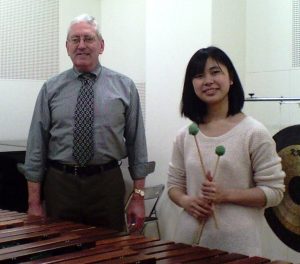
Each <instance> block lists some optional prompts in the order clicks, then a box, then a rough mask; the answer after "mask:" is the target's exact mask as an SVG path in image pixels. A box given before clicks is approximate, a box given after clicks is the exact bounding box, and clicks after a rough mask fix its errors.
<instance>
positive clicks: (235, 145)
mask: <svg viewBox="0 0 300 264" xmlns="http://www.w3.org/2000/svg"><path fill="white" fill-rule="evenodd" d="M196 138H197V141H198V144H199V146H200V149H201V153H202V157H203V161H204V166H205V169H206V170H210V171H211V172H212V173H213V171H214V168H215V165H216V161H217V155H216V154H215V148H216V146H218V145H223V146H224V147H225V149H226V151H225V154H224V155H223V156H221V157H220V160H219V164H218V169H217V173H216V175H215V180H216V181H217V182H219V183H220V184H222V186H224V187H225V188H226V187H228V188H239V189H248V188H251V187H254V186H257V187H259V188H261V189H262V190H263V191H264V193H265V195H266V199H267V204H266V207H270V206H276V205H278V204H279V203H280V201H281V200H282V198H283V192H284V177H285V173H284V172H283V171H282V167H281V159H280V157H279V156H278V155H277V152H276V147H275V142H274V140H273V139H272V137H271V136H270V134H269V133H268V131H267V129H266V128H265V127H264V126H263V125H262V124H261V123H259V122H258V121H256V120H255V119H253V118H251V117H249V116H247V117H245V118H244V119H243V120H242V121H240V123H239V124H237V125H236V126H235V127H234V128H232V129H231V130H230V131H228V132H227V133H225V134H223V135H221V136H218V137H207V136H205V135H204V134H203V133H201V131H199V132H198V134H197V135H196ZM203 180H204V175H203V172H202V169H201V163H200V159H199V156H198V152H197V147H196V144H195V139H194V136H192V135H190V134H189V131H188V127H184V128H183V129H181V130H180V131H179V133H178V135H177V137H176V139H175V142H174V147H173V154H172V160H171V162H170V165H169V172H168V188H169V189H170V188H172V187H177V188H180V189H182V190H183V191H184V192H186V193H187V194H189V195H192V196H195V195H197V194H198V193H199V192H200V186H201V183H202V182H203ZM215 213H216V215H217V218H218V224H219V229H216V228H215V225H214V221H213V219H212V218H210V219H208V221H207V222H206V223H205V226H204V230H203V234H202V236H201V240H200V245H201V246H205V247H209V248H218V249H222V250H226V251H229V252H237V253H242V254H246V255H250V256H251V255H258V256H259V255H261V242H260V235H261V223H262V221H263V217H264V209H263V208H256V207H246V206H239V205H234V204H220V205H216V206H215ZM198 229H199V222H198V221H197V220H196V219H195V218H193V217H192V216H190V215H189V214H187V213H186V212H185V211H182V213H181V214H180V216H179V219H178V221H177V225H176V231H175V238H174V239H175V241H177V242H184V243H189V244H191V243H192V242H193V239H194V236H195V232H196V231H197V230H198Z"/></svg>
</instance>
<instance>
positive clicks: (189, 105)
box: [180, 46, 245, 124]
mask: <svg viewBox="0 0 300 264" xmlns="http://www.w3.org/2000/svg"><path fill="white" fill-rule="evenodd" d="M208 58H212V59H213V60H215V61H216V62H217V63H220V64H222V65H224V66H226V68H227V70H228V72H229V76H230V78H231V80H232V82H233V84H232V85H231V86H230V89H229V93H228V105H229V107H228V113H227V116H229V115H234V114H237V113H239V112H240V111H241V110H242V108H243V106H244V100H245V98H244V90H243V87H242V84H241V81H240V78H239V76H238V74H237V72H236V70H235V68H234V66H233V64H232V62H231V60H230V58H229V57H228V56H227V55H226V53H225V52H224V51H222V50H221V49H219V48H217V47H213V46H210V47H207V48H203V49H200V50H198V51H197V52H196V53H195V54H194V55H193V56H192V58H191V59H190V61H189V63H188V65H187V68H186V73H185V79H184V85H183V92H182V98H181V104H180V108H181V109H180V110H181V115H182V116H185V117H188V118H189V119H191V120H192V121H193V122H195V123H197V124H200V123H203V119H204V117H205V115H206V114H207V105H206V103H204V102H203V101H201V100H200V99H199V97H198V96H197V95H196V93H195V91H194V86H193V83H192V81H193V79H194V78H195V76H196V75H198V74H200V73H203V72H204V68H205V64H206V61H207V59H208Z"/></svg>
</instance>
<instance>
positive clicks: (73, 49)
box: [66, 22, 104, 72]
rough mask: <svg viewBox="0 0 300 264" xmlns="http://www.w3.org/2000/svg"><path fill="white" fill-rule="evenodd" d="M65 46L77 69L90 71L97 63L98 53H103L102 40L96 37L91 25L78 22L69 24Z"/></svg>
mask: <svg viewBox="0 0 300 264" xmlns="http://www.w3.org/2000/svg"><path fill="white" fill-rule="evenodd" d="M66 48H67V52H68V55H69V56H70V58H71V60H72V62H73V64H74V66H75V68H76V69H77V70H78V71H80V72H91V71H93V70H94V69H95V68H96V66H97V64H98V57H99V55H100V54H102V53H103V50H104V41H103V40H102V39H99V38H98V36H97V34H96V30H95V28H94V27H93V26H92V25H90V24H88V23H86V22H79V23H76V24H74V25H72V26H71V28H70V31H69V35H68V39H67V41H66Z"/></svg>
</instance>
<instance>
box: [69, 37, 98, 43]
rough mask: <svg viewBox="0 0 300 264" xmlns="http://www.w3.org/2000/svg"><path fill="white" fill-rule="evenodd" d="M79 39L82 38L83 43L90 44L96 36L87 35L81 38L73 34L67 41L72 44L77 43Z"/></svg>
mask: <svg viewBox="0 0 300 264" xmlns="http://www.w3.org/2000/svg"><path fill="white" fill-rule="evenodd" d="M81 40H83V42H84V43H85V44H92V43H94V41H95V40H96V37H94V36H89V35H87V36H84V37H82V38H81V37H79V36H74V37H71V38H69V39H68V41H69V42H71V43H72V44H73V45H78V44H79V43H80V41H81Z"/></svg>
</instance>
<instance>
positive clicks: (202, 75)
mask: <svg viewBox="0 0 300 264" xmlns="http://www.w3.org/2000/svg"><path fill="white" fill-rule="evenodd" d="M203 77H204V74H197V75H195V77H194V78H203Z"/></svg>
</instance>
